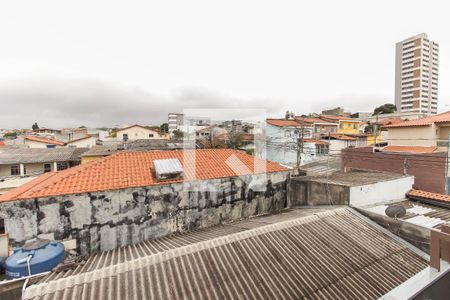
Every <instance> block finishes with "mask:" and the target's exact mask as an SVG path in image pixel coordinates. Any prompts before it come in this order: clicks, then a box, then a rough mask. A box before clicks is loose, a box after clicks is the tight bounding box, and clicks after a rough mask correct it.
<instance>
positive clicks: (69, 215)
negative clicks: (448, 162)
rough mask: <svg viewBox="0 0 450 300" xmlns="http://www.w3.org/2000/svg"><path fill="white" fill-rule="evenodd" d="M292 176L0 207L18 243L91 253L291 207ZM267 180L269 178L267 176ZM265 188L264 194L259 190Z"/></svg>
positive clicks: (255, 177)
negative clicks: (41, 242)
mask: <svg viewBox="0 0 450 300" xmlns="http://www.w3.org/2000/svg"><path fill="white" fill-rule="evenodd" d="M288 175H289V172H278V173H269V174H262V175H248V176H244V179H245V180H242V179H241V178H238V177H228V178H223V179H213V180H203V181H193V182H189V183H185V184H186V185H187V187H188V189H185V187H186V186H183V183H174V184H169V185H160V186H149V187H137V188H129V189H122V190H114V191H103V192H95V193H86V194H78V195H66V196H58V197H50V198H39V199H31V200H21V201H11V202H3V203H0V218H3V219H4V220H5V227H6V230H7V232H8V233H9V235H10V238H11V242H12V243H13V245H15V246H18V245H21V244H23V243H24V242H25V241H26V240H28V239H31V238H34V237H36V236H39V237H43V238H49V239H54V240H57V241H67V240H72V239H75V240H76V242H77V251H78V252H79V253H81V254H88V253H92V252H95V251H99V250H108V249H113V248H117V247H120V246H125V245H128V244H131V243H137V242H140V241H143V240H148V239H153V238H157V237H161V236H164V235H167V234H170V233H172V232H177V231H185V230H190V229H196V228H201V227H207V226H212V225H216V224H220V223H221V222H224V221H231V220H236V219H239V218H244V217H249V216H253V215H259V214H265V213H271V212H276V211H279V210H281V209H283V208H286V207H288V206H290V203H288V202H287V197H286V186H287V180H288ZM265 176H267V177H265ZM260 186H264V187H265V191H264V192H254V190H260V189H258V188H257V187H260Z"/></svg>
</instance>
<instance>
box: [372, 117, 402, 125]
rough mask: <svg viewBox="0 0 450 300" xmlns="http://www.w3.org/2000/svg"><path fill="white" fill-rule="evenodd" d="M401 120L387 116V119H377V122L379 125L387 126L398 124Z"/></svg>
mask: <svg viewBox="0 0 450 300" xmlns="http://www.w3.org/2000/svg"><path fill="white" fill-rule="evenodd" d="M402 122H403V120H402V118H389V119H382V120H380V121H378V124H380V125H381V126H387V125H394V124H399V123H402Z"/></svg>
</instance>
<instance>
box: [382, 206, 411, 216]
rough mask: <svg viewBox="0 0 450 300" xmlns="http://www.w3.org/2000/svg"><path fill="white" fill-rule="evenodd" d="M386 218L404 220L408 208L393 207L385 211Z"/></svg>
mask: <svg viewBox="0 0 450 300" xmlns="http://www.w3.org/2000/svg"><path fill="white" fill-rule="evenodd" d="M384 213H385V214H386V216H388V217H391V218H394V219H398V218H403V217H404V216H405V215H406V208H405V207H404V206H402V205H398V204H396V205H391V206H389V207H388V208H386V210H385V211H384Z"/></svg>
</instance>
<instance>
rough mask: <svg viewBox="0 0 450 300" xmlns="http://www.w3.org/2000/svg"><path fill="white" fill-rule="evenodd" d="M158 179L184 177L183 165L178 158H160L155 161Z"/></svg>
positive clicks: (154, 165)
mask: <svg viewBox="0 0 450 300" xmlns="http://www.w3.org/2000/svg"><path fill="white" fill-rule="evenodd" d="M153 167H154V169H155V175H156V179H157V180H158V181H163V180H169V179H181V178H183V166H182V165H181V163H180V161H179V160H178V159H174V158H173V159H172V158H171V159H158V160H154V161H153Z"/></svg>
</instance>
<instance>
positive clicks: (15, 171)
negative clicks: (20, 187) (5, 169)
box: [11, 165, 20, 176]
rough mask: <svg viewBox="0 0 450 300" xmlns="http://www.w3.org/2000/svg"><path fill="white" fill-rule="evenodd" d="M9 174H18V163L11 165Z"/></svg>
mask: <svg viewBox="0 0 450 300" xmlns="http://www.w3.org/2000/svg"><path fill="white" fill-rule="evenodd" d="M11 175H13V176H16V175H20V166H19V165H13V166H11Z"/></svg>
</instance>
